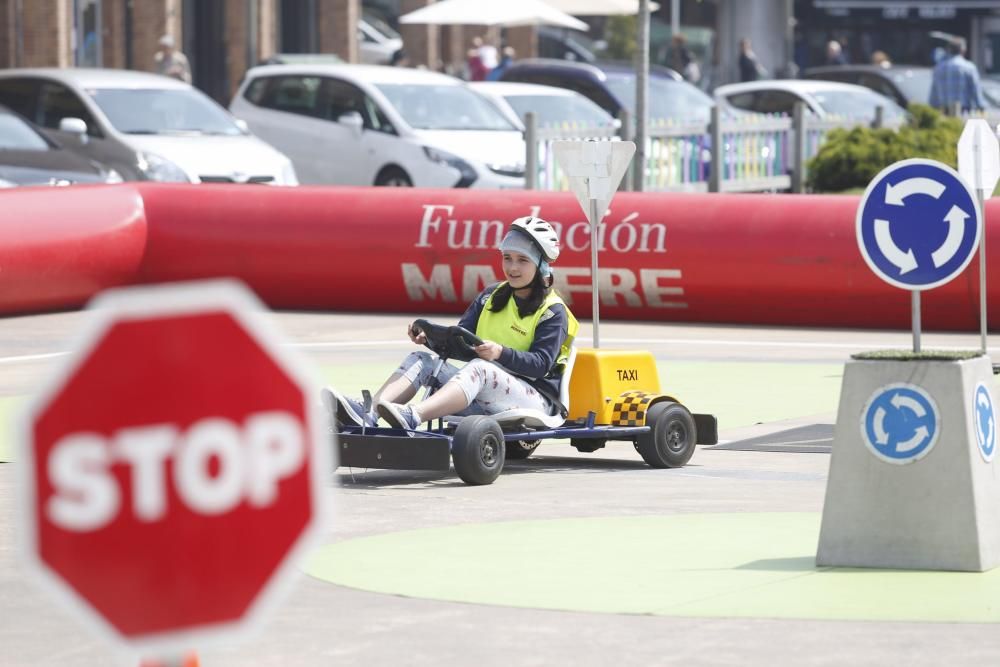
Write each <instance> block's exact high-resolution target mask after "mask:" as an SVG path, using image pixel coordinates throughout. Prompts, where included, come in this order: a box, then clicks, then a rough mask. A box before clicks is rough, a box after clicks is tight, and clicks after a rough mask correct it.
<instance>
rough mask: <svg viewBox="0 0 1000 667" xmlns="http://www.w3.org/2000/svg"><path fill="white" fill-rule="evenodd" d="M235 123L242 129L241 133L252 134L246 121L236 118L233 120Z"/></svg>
mask: <svg viewBox="0 0 1000 667" xmlns="http://www.w3.org/2000/svg"><path fill="white" fill-rule="evenodd" d="M233 122H234V123H236V127H238V128H240V132H242V133H243V134H250V126H249V125H247V122H246V121H245V120H243V119H242V118H236V119H234V120H233Z"/></svg>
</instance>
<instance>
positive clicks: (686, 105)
mask: <svg viewBox="0 0 1000 667" xmlns="http://www.w3.org/2000/svg"><path fill="white" fill-rule="evenodd" d="M500 80H501V81H519V82H522V83H540V84H543V85H547V86H556V87H558V88H568V89H569V90H575V91H576V92H578V93H580V94H582V95H583V96H584V97H587V98H589V99H591V100H593V101H594V102H596V103H597V105H598V106H600V107H601V108H602V109H604V110H605V111H607V112H608V113H609V114H611V115H612V116H614V117H615V118H618V116H619V114H620V113H621V111H622V109H625V110H627V111H628V112H629V113H630V114H634V113H635V88H636V73H635V68H634V67H632V65H631V64H626V63H581V62H573V61H570V60H550V59H546V58H528V59H526V60H518V61H515V62H514V64H512V65H511V66H510V67H508V68H507V70H506V71H505V72H504V73H503V76H501V77H500ZM648 100H649V118H650V119H651V120H658V119H669V120H674V121H678V120H690V121H698V122H707V121H708V119H709V116H710V115H711V111H712V107H713V106H714V105H715V102H714V101H713V100H712V98H711V97H709V96H708V95H706V94H705V93H703V92H702V91H701V90H699V89H698V88H695V87H694V86H692V85H691V84H690V83H688V82H687V81H684V80H683V78H682V77H681V75H680V74H678V73H677V72H675V71H674V70H672V69H669V68H667V67H651V68H650V72H649V97H648Z"/></svg>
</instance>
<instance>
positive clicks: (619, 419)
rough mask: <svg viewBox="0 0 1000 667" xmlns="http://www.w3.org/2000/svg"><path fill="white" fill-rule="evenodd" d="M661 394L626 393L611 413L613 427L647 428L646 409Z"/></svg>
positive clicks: (619, 398)
mask: <svg viewBox="0 0 1000 667" xmlns="http://www.w3.org/2000/svg"><path fill="white" fill-rule="evenodd" d="M658 397H659V394H650V393H647V392H645V391H626V392H624V393H622V395H621V396H619V397H618V400H617V401H615V407H614V411H613V412H612V413H611V424H612V425H613V426H645V425H646V407H647V406H648V405H649V404H650V402H652V400H653V399H655V398H658Z"/></svg>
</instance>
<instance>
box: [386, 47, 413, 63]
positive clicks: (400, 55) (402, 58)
mask: <svg viewBox="0 0 1000 667" xmlns="http://www.w3.org/2000/svg"><path fill="white" fill-rule="evenodd" d="M389 64H390V65H392V66H393V67H409V66H410V56H409V55H407V53H406V51H404V50H403V49H396V50H395V51H393V52H392V58H390V59H389Z"/></svg>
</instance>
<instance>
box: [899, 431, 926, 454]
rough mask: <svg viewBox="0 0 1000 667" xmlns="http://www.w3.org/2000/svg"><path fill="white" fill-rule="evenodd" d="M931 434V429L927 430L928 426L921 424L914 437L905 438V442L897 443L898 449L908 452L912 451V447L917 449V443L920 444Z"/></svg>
mask: <svg viewBox="0 0 1000 667" xmlns="http://www.w3.org/2000/svg"><path fill="white" fill-rule="evenodd" d="M930 434H931V433H930V431H929V430H927V427H926V426H920V427H918V428H917V430H916V431H914V433H913V437H912V438H910V439H909V440H905V441H903V442H900V443H897V445H896V451H897V452H908V451H910V450H912V449H916V447H917V445H919V444H920V443H921V442H923V441H924V440H926V439H927V438H928V437H930Z"/></svg>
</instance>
